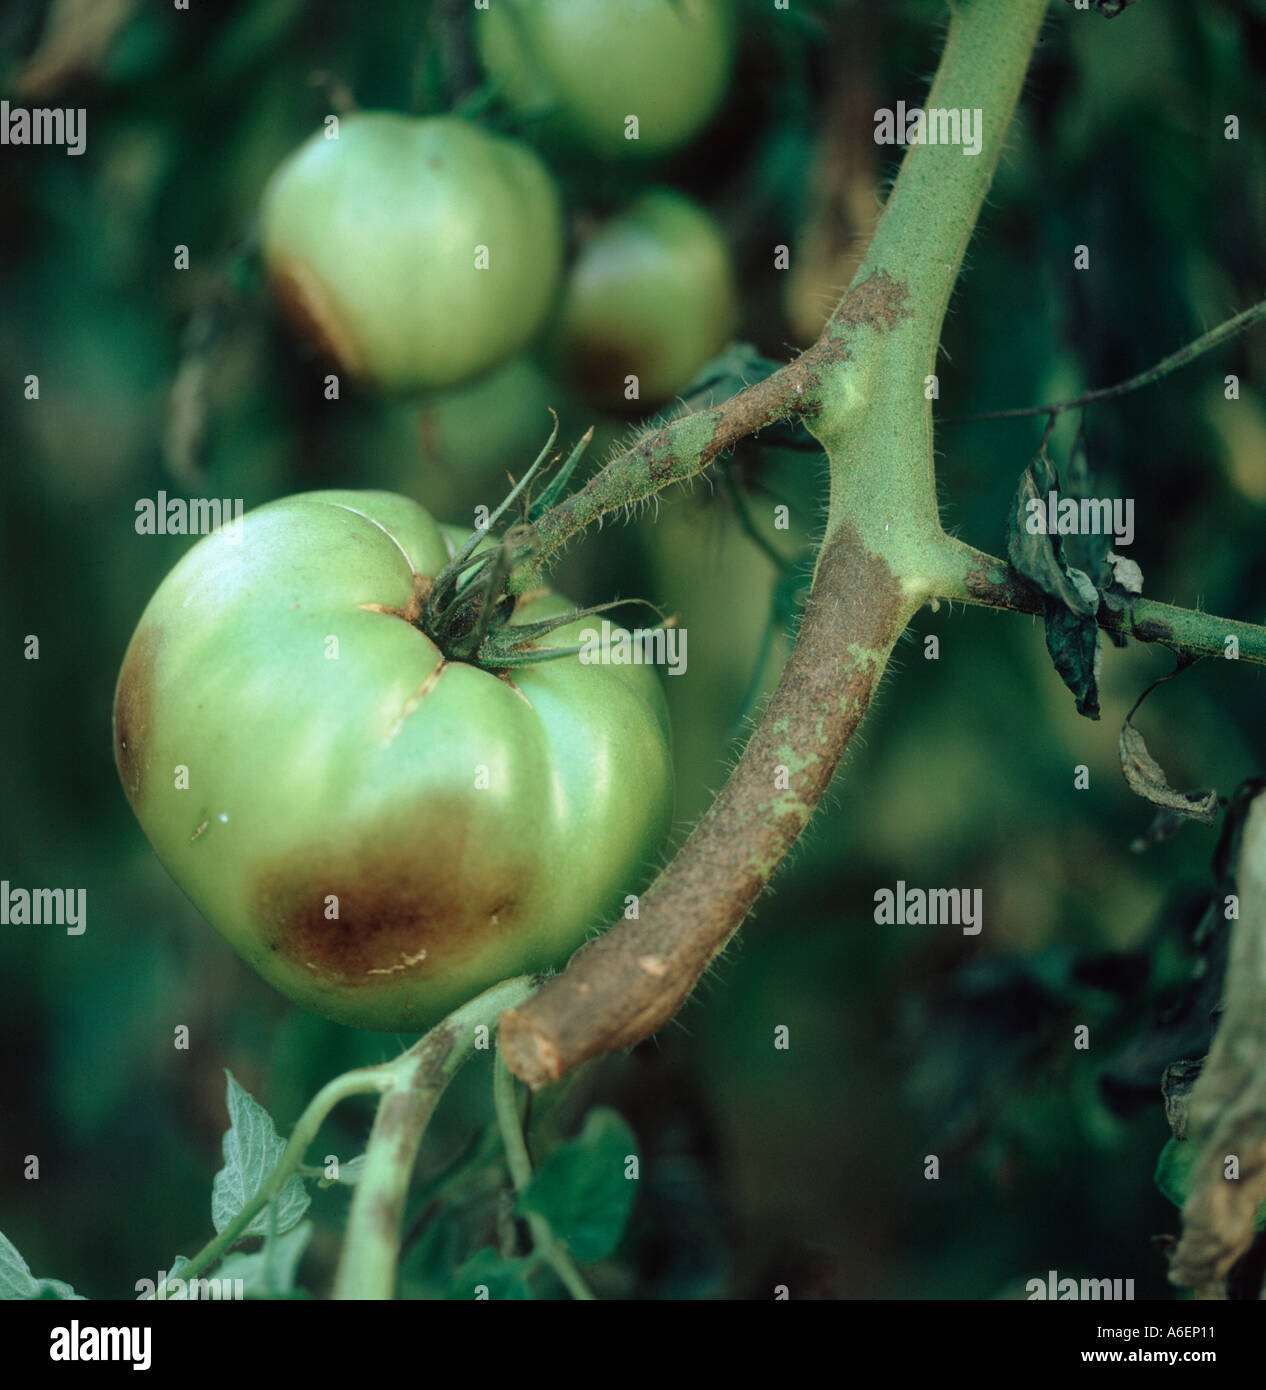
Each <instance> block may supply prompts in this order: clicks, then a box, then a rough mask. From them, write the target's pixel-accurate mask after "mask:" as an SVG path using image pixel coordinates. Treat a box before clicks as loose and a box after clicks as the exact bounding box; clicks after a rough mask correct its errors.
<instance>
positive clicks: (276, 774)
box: [114, 491, 673, 1032]
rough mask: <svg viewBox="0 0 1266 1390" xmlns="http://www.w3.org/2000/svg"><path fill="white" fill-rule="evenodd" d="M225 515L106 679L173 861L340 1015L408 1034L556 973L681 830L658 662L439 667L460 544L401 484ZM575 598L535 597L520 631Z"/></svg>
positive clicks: (568, 631) (118, 736)
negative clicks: (510, 982)
mask: <svg viewBox="0 0 1266 1390" xmlns="http://www.w3.org/2000/svg"><path fill="white" fill-rule="evenodd" d="M240 528H241V529H240V532H239V535H240V539H238V540H234V539H233V535H232V533H231V532H230V531H221V532H218V533H215V534H213V535H210V536H207V537H204V538H203V539H202V540H200V541H199V542H198V544H197V545H195V546H194V547H193V549H192V550H190V551H189V552H188V554H186V555H185V557H184V558H183V559H182V560H181V561H180V562H179V564H177V565H176V567H175V568H174V569H173V570H172V571H171V573H170V574H169V575H168V576H167V577H166V579H164V581H163V583H162V584H161V585H160V586H159V588H158V590H157V592H156V593H155V594H154V596H153V598H152V599H151V601H150V603H149V605H148V607H147V608H146V609H145V612H144V614H143V616H142V617H141V620H140V623H139V625H138V626H137V629H136V632H135V634H134V635H133V637H132V640H131V643H130V645H129V647H128V649H127V654H126V656H125V657H124V661H123V666H122V669H121V671H120V674H119V681H118V688H117V691H116V694H115V703H114V745H115V759H116V762H117V765H118V769H119V775H120V777H121V778H122V781H123V786H124V789H125V791H126V793H127V796H128V800H129V801H130V803H131V805H132V809H133V810H134V812H135V813H136V816H137V819H138V820H139V821H140V824H141V827H142V829H143V830H144V832H145V834H146V836H147V837H148V838H149V841H150V843H151V845H152V846H153V847H154V850H155V852H156V853H157V855H158V857H159V859H160V860H162V862H163V864H164V865H165V866H166V867H167V869H168V871H169V872H170V873H171V875H172V877H173V878H174V879H175V880H176V882H177V883H178V884H179V885H180V886H181V888H183V889H184V891H185V892H186V893H187V894H188V895H189V897H190V898H191V899H192V901H193V903H194V905H195V906H196V907H197V908H198V909H199V910H200V911H201V912H202V913H203V914H204V915H205V916H206V918H207V919H208V921H210V922H211V924H212V925H213V926H214V927H215V928H216V930H217V931H219V932H220V934H221V935H222V936H223V937H224V938H225V939H226V940H227V941H228V942H229V944H230V945H232V946H233V947H234V948H235V949H236V950H237V951H238V952H239V953H240V954H241V955H242V956H243V957H244V958H245V959H246V960H247V961H248V962H249V963H250V964H251V965H253V966H254V967H255V969H256V970H258V972H259V973H260V974H261V975H262V976H263V977H264V978H265V979H266V980H268V981H269V982H270V983H271V984H272V985H274V986H275V987H276V988H277V989H279V990H280V991H281V992H282V993H283V994H285V995H287V996H289V997H290V998H291V999H293V1000H295V1001H296V1002H297V1003H299V1004H302V1005H303V1006H305V1007H306V1008H309V1009H311V1010H312V1011H313V1012H315V1013H318V1014H323V1015H324V1016H325V1017H327V1018H331V1019H334V1020H336V1021H337V1022H339V1023H345V1024H350V1025H353V1026H356V1027H361V1028H371V1029H384V1030H391V1031H405V1032H412V1031H416V1030H419V1029H422V1028H425V1027H428V1026H430V1025H431V1024H432V1023H434V1022H435V1021H436V1020H437V1019H439V1018H441V1017H442V1016H443V1015H444V1014H446V1013H447V1012H449V1011H450V1010H451V1009H452V1008H454V1007H456V1006H457V1005H459V1004H460V1003H462V1002H464V1001H465V1000H467V999H469V998H471V997H473V996H474V995H475V994H477V993H478V992H479V991H481V990H483V989H485V988H487V987H488V986H490V985H492V984H494V983H496V982H497V981H498V980H501V979H504V978H506V977H507V976H511V975H515V974H519V973H521V972H525V971H535V970H542V969H546V968H549V967H554V966H558V965H561V964H562V963H563V962H564V961H565V959H566V957H567V956H568V955H569V954H570V953H571V952H572V951H573V950H574V949H575V948H576V947H577V946H578V945H579V944H580V943H581V941H582V940H583V939H584V937H585V935H586V933H587V932H588V931H590V930H591V929H592V928H594V927H597V926H600V925H602V924H603V923H604V922H606V921H608V920H610V918H611V916H612V915H613V914H614V913H615V912H617V911H619V910H621V909H622V908H623V906H624V895H625V894H627V893H632V892H635V891H637V889H638V888H639V887H640V886H641V877H640V876H641V875H642V874H643V873H644V872H645V871H646V870H647V869H648V867H649V866H650V865H651V861H652V860H653V858H654V857H655V855H656V854H657V853H658V852H659V850H660V848H661V847H662V845H663V842H664V839H665V837H666V835H667V832H668V829H669V825H670V818H671V814H672V799H673V778H672V764H671V760H670V757H669V739H668V724H667V717H666V714H665V707H664V701H663V695H662V692H661V690H660V687H659V682H658V679H657V677H656V675H655V673H654V672H653V671H652V670H651V669H650V668H648V667H646V666H617V665H600V664H584V663H582V662H581V661H580V660H579V659H578V658H577V657H575V656H566V657H561V658H559V659H556V660H552V661H546V662H542V663H540V664H534V665H527V666H520V667H515V668H514V670H513V673H512V676H513V679H509V678H504V677H503V675H498V674H496V673H494V672H492V671H488V670H483V669H481V668H479V667H478V666H475V665H471V664H468V663H465V662H460V661H449V660H447V659H446V658H445V657H444V656H443V655H442V654H441V652H440V651H439V649H438V648H437V646H436V645H435V643H434V642H433V641H432V640H431V639H430V638H429V637H428V636H427V635H426V634H425V633H424V632H422V631H421V630H420V628H419V627H418V626H416V625H415V622H416V619H417V615H418V613H419V610H420V606H421V599H422V596H423V595H425V594H426V592H427V590H428V588H429V586H430V583H431V581H432V579H433V578H434V577H435V576H436V575H437V574H439V572H440V571H441V570H442V569H443V567H444V566H445V565H446V564H447V563H448V560H449V557H450V542H449V541H447V540H446V537H445V533H444V531H443V529H442V528H441V527H440V526H438V525H437V524H436V522H435V521H434V520H433V519H432V518H431V517H430V515H429V514H428V513H427V512H426V511H424V510H423V509H422V508H421V507H419V506H418V505H417V504H416V503H414V502H411V501H409V500H408V499H406V498H403V497H397V496H394V495H392V494H390V493H376V492H343V491H331V492H313V493H306V494H300V495H298V496H295V497H289V498H285V499H283V500H281V501H277V502H272V503H269V504H268V505H266V506H263V507H259V508H257V509H256V510H254V511H252V512H249V513H248V514H247V515H246V516H245V517H244V518H243V519H242V522H241V523H240ZM567 611H569V606H568V605H567V604H566V603H565V602H564V600H562V599H561V598H559V597H558V596H556V595H552V594H549V593H547V592H544V591H542V592H539V593H536V594H534V595H530V596H527V597H524V598H522V599H520V600H519V603H518V606H517V609H516V611H515V613H514V615H513V617H512V618H511V620H510V621H511V625H515V624H519V623H522V622H533V621H537V620H542V619H546V618H549V617H553V616H556V615H558V614H560V613H565V612H567ZM584 626H586V624H585V623H584V622H583V621H577V622H575V623H573V624H570V625H568V626H565V627H562V628H560V629H558V630H557V631H556V632H554V633H553V634H551V636H550V638H549V645H554V646H571V645H575V644H576V643H577V641H578V633H579V632H580V630H581V629H582V628H583V627H584Z"/></svg>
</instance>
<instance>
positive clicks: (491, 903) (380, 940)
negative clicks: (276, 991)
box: [255, 807, 536, 988]
mask: <svg viewBox="0 0 1266 1390" xmlns="http://www.w3.org/2000/svg"><path fill="white" fill-rule="evenodd" d="M427 819H428V822H429V824H430V825H433V826H434V825H438V826H445V827H446V828H445V829H444V830H443V831H442V832H441V833H440V834H439V835H437V836H431V835H427V836H422V837H419V842H420V844H421V845H423V846H425V848H424V849H421V850H420V851H419V852H418V853H417V854H416V855H415V856H413V857H409V858H406V857H402V856H401V855H400V854H399V853H391V854H388V853H386V852H384V851H376V850H374V849H372V848H370V849H368V850H367V851H365V852H364V853H351V854H349V853H345V852H335V853H331V852H329V850H328V848H327V847H321V846H317V847H313V848H311V849H309V850H307V851H305V852H302V853H297V854H294V855H291V856H290V857H289V858H288V859H287V860H286V861H285V862H283V863H281V864H279V865H276V866H274V867H273V868H271V869H269V870H266V871H265V872H264V873H263V874H261V876H260V878H259V879H258V881H257V887H256V892H255V902H256V904H257V911H258V915H259V922H260V927H261V930H262V934H263V937H264V940H265V941H266V942H267V944H268V946H269V949H270V950H271V951H273V952H274V953H276V954H277V955H279V956H281V957H283V958H284V959H286V960H287V961H289V962H290V963H292V964H294V965H296V966H298V967H299V968H300V969H301V970H303V971H305V972H307V973H308V974H310V975H312V976H313V977H314V978H316V979H319V980H323V981H327V982H329V983H335V984H339V985H343V986H349V987H354V988H371V987H372V986H373V985H375V984H377V983H387V982H389V981H391V980H393V979H399V978H400V976H402V975H405V974H407V975H409V976H410V977H412V978H416V979H419V980H425V979H428V978H430V977H432V976H442V975H443V974H444V973H445V972H447V971H449V970H451V969H453V968H454V967H455V966H458V965H461V964H463V963H464V962H466V961H467V960H469V959H471V958H472V957H475V956H478V955H479V953H480V952H481V951H484V950H486V949H488V947H489V946H490V945H491V943H492V942H494V941H495V940H496V939H497V938H499V937H501V936H502V935H503V934H504V933H510V932H514V931H515V930H516V929H517V928H518V926H519V915H520V910H521V903H522V902H523V899H524V897H525V896H526V890H527V888H528V887H530V886H531V884H532V883H533V882H534V880H535V877H536V870H535V868H534V866H533V865H532V863H531V861H529V860H526V859H525V860H523V861H522V862H521V863H513V862H509V863H507V864H503V865H502V866H501V867H500V868H497V869H493V868H491V867H490V868H489V869H488V871H487V872H486V873H483V874H480V875H471V874H464V873H461V872H460V871H459V870H458V865H459V863H460V861H461V851H462V847H463V842H464V841H465V840H466V834H465V824H466V820H465V815H464V813H463V810H462V808H460V807H454V808H435V807H428V817H427ZM472 884H474V885H475V886H474V887H473V888H472ZM331 898H335V899H337V903H338V909H337V910H338V916H337V918H333V917H327V915H326V914H327V911H332V910H333V909H332V907H327V902H328V900H329V899H331Z"/></svg>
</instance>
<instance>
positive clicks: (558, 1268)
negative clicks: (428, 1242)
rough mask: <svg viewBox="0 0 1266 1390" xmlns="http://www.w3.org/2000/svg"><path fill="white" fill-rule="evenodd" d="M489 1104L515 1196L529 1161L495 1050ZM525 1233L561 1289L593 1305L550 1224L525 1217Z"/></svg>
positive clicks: (506, 1072)
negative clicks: (560, 1283)
mask: <svg viewBox="0 0 1266 1390" xmlns="http://www.w3.org/2000/svg"><path fill="white" fill-rule="evenodd" d="M492 1102H493V1108H494V1109H495V1110H496V1112H497V1127H498V1128H499V1129H500V1131H501V1142H502V1144H503V1145H504V1146H505V1151H506V1167H507V1168H508V1169H509V1170H510V1181H511V1182H512V1183H513V1184H514V1190H515V1191H516V1192H523V1191H525V1190H526V1188H527V1185H528V1183H530V1182H531V1181H532V1159H531V1156H530V1155H529V1153H528V1151H527V1143H526V1142H525V1140H524V1138H523V1121H522V1120H521V1119H520V1118H519V1107H518V1106H517V1105H516V1104H515V1100H514V1077H513V1076H512V1075H511V1074H510V1069H509V1068H508V1067H507V1066H506V1062H505V1058H504V1057H503V1056H502V1055H501V1049H500V1048H498V1049H497V1056H496V1060H495V1061H494V1062H493V1072H492ZM527 1223H528V1229H529V1230H530V1231H531V1232H532V1250H533V1253H534V1254H536V1255H538V1256H539V1257H540V1258H541V1259H542V1260H544V1261H545V1263H546V1264H547V1265H549V1267H550V1268H551V1269H552V1270H553V1271H554V1273H555V1274H557V1275H558V1277H559V1279H560V1280H561V1281H562V1284H563V1287H564V1288H565V1289H566V1290H567V1292H568V1293H570V1294H571V1296H572V1297H573V1298H575V1299H578V1300H580V1301H582V1302H592V1301H593V1293H592V1292H591V1291H590V1288H589V1285H588V1284H586V1283H585V1279H584V1276H583V1275H582V1274H581V1272H580V1270H579V1269H577V1268H576V1264H575V1261H574V1260H573V1259H572V1258H571V1256H570V1255H569V1254H568V1253H567V1252H566V1250H564V1249H563V1248H562V1246H561V1245H559V1243H558V1241H557V1240H556V1239H555V1237H554V1232H553V1231H552V1230H551V1229H550V1224H549V1222H548V1221H546V1220H545V1218H544V1217H543V1216H541V1215H539V1214H538V1213H537V1212H533V1211H530V1212H528V1213H527Z"/></svg>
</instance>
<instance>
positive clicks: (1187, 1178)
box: [1156, 1139, 1266, 1231]
mask: <svg viewBox="0 0 1266 1390" xmlns="http://www.w3.org/2000/svg"><path fill="white" fill-rule="evenodd" d="M1196 1156H1197V1149H1196V1146H1195V1145H1194V1144H1193V1143H1191V1141H1190V1140H1188V1139H1171V1140H1170V1141H1169V1142H1168V1143H1167V1144H1166V1145H1165V1147H1164V1148H1163V1149H1162V1150H1161V1151H1160V1157H1159V1158H1157V1160H1156V1186H1157V1187H1158V1188H1160V1190H1161V1193H1162V1195H1163V1196H1165V1197H1168V1198H1169V1200H1170V1201H1171V1202H1173V1204H1174V1205H1175V1206H1176V1207H1177V1208H1178V1209H1179V1210H1180V1211H1181V1210H1182V1207H1183V1205H1184V1204H1185V1203H1186V1201H1187V1197H1188V1194H1189V1193H1190V1191H1191V1170H1192V1168H1194V1167H1195V1163H1196ZM1253 1229H1254V1230H1255V1231H1266V1202H1263V1203H1262V1204H1261V1205H1260V1206H1259V1207H1258V1208H1257V1215H1256V1216H1255V1217H1254V1218H1253Z"/></svg>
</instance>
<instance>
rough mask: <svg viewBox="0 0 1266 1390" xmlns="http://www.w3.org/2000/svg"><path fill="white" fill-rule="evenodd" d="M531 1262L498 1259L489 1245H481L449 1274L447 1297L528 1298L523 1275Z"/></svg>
mask: <svg viewBox="0 0 1266 1390" xmlns="http://www.w3.org/2000/svg"><path fill="white" fill-rule="evenodd" d="M535 1263H536V1262H535V1260H532V1259H527V1258H516V1259H510V1260H505V1259H502V1257H501V1256H500V1255H498V1254H497V1252H496V1251H495V1250H494V1249H493V1248H492V1247H491V1246H490V1245H485V1246H484V1247H483V1249H482V1250H476V1251H475V1253H474V1254H473V1255H472V1256H471V1257H470V1259H468V1260H467V1261H466V1262H465V1264H463V1265H462V1266H461V1268H460V1269H458V1270H457V1271H456V1272H455V1273H454V1274H453V1278H452V1282H451V1283H450V1284H449V1290H448V1296H449V1298H450V1299H459V1298H477V1297H484V1298H512V1299H518V1300H520V1301H522V1300H524V1299H530V1298H531V1297H532V1291H531V1290H530V1289H529V1288H528V1282H527V1276H528V1274H529V1273H530V1272H531V1269H532V1267H533V1265H534V1264H535ZM485 1291H486V1292H485Z"/></svg>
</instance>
